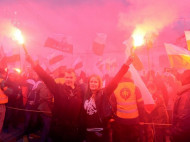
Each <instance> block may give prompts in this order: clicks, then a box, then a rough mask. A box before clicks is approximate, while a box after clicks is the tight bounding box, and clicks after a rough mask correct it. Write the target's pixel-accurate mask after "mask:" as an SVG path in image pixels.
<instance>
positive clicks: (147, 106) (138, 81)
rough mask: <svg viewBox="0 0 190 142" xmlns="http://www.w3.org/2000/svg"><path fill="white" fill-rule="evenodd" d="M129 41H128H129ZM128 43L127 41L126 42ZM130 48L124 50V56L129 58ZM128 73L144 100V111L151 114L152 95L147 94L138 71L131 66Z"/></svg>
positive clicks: (152, 106)
mask: <svg viewBox="0 0 190 142" xmlns="http://www.w3.org/2000/svg"><path fill="white" fill-rule="evenodd" d="M129 40H130V39H129ZM126 42H128V41H126ZM130 51H131V46H128V47H127V48H126V56H127V57H129V56H130ZM129 71H130V72H131V75H132V79H133V81H134V83H135V85H136V86H137V87H138V88H139V89H140V92H141V95H142V98H143V100H144V104H145V109H146V111H147V112H151V111H152V110H153V109H154V107H155V102H154V100H153V98H152V94H151V93H150V92H149V90H148V88H147V86H146V85H145V83H144V82H143V80H142V78H141V76H140V75H139V73H138V71H137V70H136V69H135V67H134V66H133V65H130V68H129Z"/></svg>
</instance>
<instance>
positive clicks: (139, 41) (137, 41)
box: [132, 27, 146, 48]
mask: <svg viewBox="0 0 190 142" xmlns="http://www.w3.org/2000/svg"><path fill="white" fill-rule="evenodd" d="M145 35H146V31H145V30H143V29H141V28H139V27H137V28H136V29H135V30H134V32H133V34H132V38H133V46H134V48H136V47H138V46H142V45H143V44H144V43H145V40H144V38H145Z"/></svg>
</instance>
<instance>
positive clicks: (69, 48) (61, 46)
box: [44, 37, 73, 54]
mask: <svg viewBox="0 0 190 142" xmlns="http://www.w3.org/2000/svg"><path fill="white" fill-rule="evenodd" d="M44 46H45V47H49V48H53V49H56V50H59V51H63V52H67V53H71V54H72V53H73V45H72V44H71V43H68V41H67V40H65V39H64V40H62V41H58V40H56V39H54V38H50V37H48V38H47V40H46V41H45V44H44Z"/></svg>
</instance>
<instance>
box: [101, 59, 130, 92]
mask: <svg viewBox="0 0 190 142" xmlns="http://www.w3.org/2000/svg"><path fill="white" fill-rule="evenodd" d="M132 61H133V57H132V56H130V57H129V58H128V59H127V61H126V63H125V64H124V65H123V66H122V67H121V69H120V70H119V71H118V73H117V74H116V75H115V77H114V78H113V79H112V81H111V82H110V83H109V85H108V86H107V87H106V88H105V89H104V91H105V93H106V94H107V95H108V96H110V95H111V94H112V92H113V91H114V90H115V89H116V87H117V85H118V83H119V82H120V80H121V79H122V77H123V76H124V75H125V73H126V72H127V71H128V69H129V65H130V64H131V63H132Z"/></svg>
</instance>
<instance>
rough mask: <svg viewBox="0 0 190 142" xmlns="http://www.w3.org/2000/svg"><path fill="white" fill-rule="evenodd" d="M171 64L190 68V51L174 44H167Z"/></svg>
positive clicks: (174, 66)
mask: <svg viewBox="0 0 190 142" xmlns="http://www.w3.org/2000/svg"><path fill="white" fill-rule="evenodd" d="M165 49H166V52H167V54H168V58H169V61H170V65H171V67H173V68H178V69H190V51H188V50H186V49H184V48H181V47H178V46H176V45H173V44H165Z"/></svg>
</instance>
